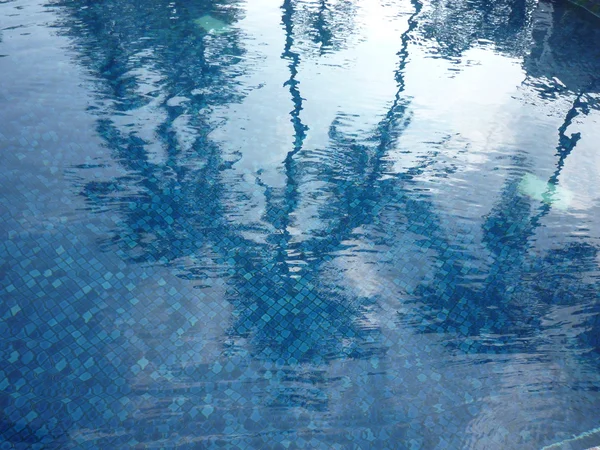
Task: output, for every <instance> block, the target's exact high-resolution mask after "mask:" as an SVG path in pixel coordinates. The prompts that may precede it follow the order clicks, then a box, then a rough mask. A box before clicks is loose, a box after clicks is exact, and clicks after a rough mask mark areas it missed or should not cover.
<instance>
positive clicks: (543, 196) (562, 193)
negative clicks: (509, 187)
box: [518, 173, 573, 211]
mask: <svg viewBox="0 0 600 450" xmlns="http://www.w3.org/2000/svg"><path fill="white" fill-rule="evenodd" d="M518 189H519V192H520V193H521V194H522V195H526V196H527V197H530V198H532V199H534V200H537V201H540V202H544V203H547V204H549V205H552V206H553V207H555V208H557V209H559V210H561V211H565V210H567V209H568V208H569V206H570V205H571V202H572V201H573V193H572V192H571V191H569V190H568V189H566V188H564V187H561V186H556V185H553V184H552V183H548V182H546V181H544V180H542V179H541V178H538V177H536V176H535V175H531V174H529V173H528V174H526V175H525V176H524V177H523V179H522V180H521V182H520V183H519V187H518Z"/></svg>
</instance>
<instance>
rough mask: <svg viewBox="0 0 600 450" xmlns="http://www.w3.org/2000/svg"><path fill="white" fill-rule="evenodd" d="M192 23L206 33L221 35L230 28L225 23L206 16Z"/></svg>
mask: <svg viewBox="0 0 600 450" xmlns="http://www.w3.org/2000/svg"><path fill="white" fill-rule="evenodd" d="M194 23H195V24H196V25H198V26H199V27H200V28H202V29H203V30H204V31H206V32H207V33H214V34H223V33H227V32H228V31H231V27H230V26H229V25H227V24H226V23H225V22H223V21H222V20H219V19H217V18H215V17H213V16H211V15H208V14H207V15H205V16H202V17H200V18H199V19H196V20H194Z"/></svg>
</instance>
